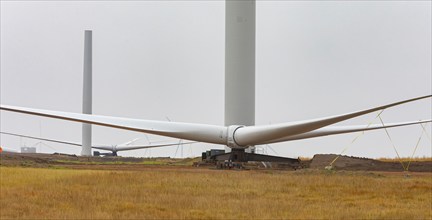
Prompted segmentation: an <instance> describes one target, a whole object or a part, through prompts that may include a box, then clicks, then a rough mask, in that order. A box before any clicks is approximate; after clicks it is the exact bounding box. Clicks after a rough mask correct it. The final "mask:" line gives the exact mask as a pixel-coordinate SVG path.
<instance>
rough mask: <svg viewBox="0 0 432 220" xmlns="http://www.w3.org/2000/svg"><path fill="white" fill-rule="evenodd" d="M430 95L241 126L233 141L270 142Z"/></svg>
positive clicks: (245, 144)
mask: <svg viewBox="0 0 432 220" xmlns="http://www.w3.org/2000/svg"><path fill="white" fill-rule="evenodd" d="M430 97H432V95H427V96H422V97H417V98H413V99H408V100H404V101H400V102H395V103H391V104H388V105H383V106H379V107H375V108H370V109H366V110H362V111H357V112H352V113H347V114H342V115H336V116H330V117H325V118H319V119H313V120H307V121H300V122H289V123H281V124H273V125H262V126H246V127H241V128H239V129H237V131H236V133H235V134H234V139H235V142H236V143H237V144H238V145H240V146H249V145H257V144H267V143H272V142H271V141H272V140H278V139H281V138H285V137H288V136H294V135H299V134H303V133H306V132H310V131H313V130H316V129H319V128H323V127H325V126H328V125H332V124H335V123H338V122H341V121H345V120H348V119H351V118H355V117H358V116H361V115H365V114H369V113H371V112H374V111H378V110H383V109H386V108H390V107H394V106H397V105H402V104H405V103H408V102H413V101H416V100H420V99H426V98H430Z"/></svg>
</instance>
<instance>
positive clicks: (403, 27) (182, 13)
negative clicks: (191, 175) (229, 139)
mask: <svg viewBox="0 0 432 220" xmlns="http://www.w3.org/2000/svg"><path fill="white" fill-rule="evenodd" d="M224 7H225V3H224V1H184V2H183V1H168V2H159V1H153V2H152V1H127V2H125V1H92V2H75V1H46V2H38V1H22V2H14V1H1V103H2V104H9V105H18V106H25V107H33V108H43V109H52V110H61V111H70V112H80V111H81V98H82V69H83V68H82V63H83V45H84V43H83V41H84V30H85V29H91V30H93V82H94V83H93V101H94V102H93V113H94V114H101V115H112V116H122V117H130V118H141V119H151V120H166V117H168V118H170V119H171V120H172V121H182V122H195V123H207V124H217V125H223V121H224V120H223V117H224V116H223V113H224V100H223V97H224V95H223V94H224V22H225V21H224V19H225V18H224V13H225V12H224V11H225V8H224ZM256 10H257V12H256V13H257V15H256V18H257V21H256V23H257V28H256V30H257V33H256V39H257V42H256V123H257V124H269V123H280V122H288V121H294V120H304V119H311V118H317V117H323V116H329V115H335V114H340V113H345V112H350V111H354V110H360V109H363V108H369V107H373V106H377V105H382V104H387V103H390V102H394V101H399V100H403V99H407V98H413V97H416V96H422V95H428V94H431V93H432V91H431V90H432V88H431V87H432V86H431V71H432V70H431V65H432V64H431V2H430V1H417V2H415V1H407V2H403V1H380V2H372V1H324V2H314V1H304V2H301V1H258V2H257V9H256ZM430 110H431V101H430V100H423V101H419V102H417V103H410V104H408V105H406V106H400V107H396V108H393V109H389V110H386V111H385V112H384V113H383V115H382V116H383V119H384V121H385V122H401V121H412V120H418V119H429V118H431V117H432V116H431V112H430ZM375 116H376V114H370V115H367V116H364V117H360V118H357V119H354V120H350V121H348V122H344V123H342V124H352V125H355V124H367V123H368V122H369V121H371V120H373V119H374V118H375ZM375 122H376V123H379V121H375ZM40 128H41V129H40ZM427 129H428V132H429V134H430V131H431V125H430V124H429V125H428V126H427ZM1 130H2V131H9V132H16V133H22V134H27V135H36V136H39V135H40V134H42V136H43V137H48V138H56V139H62V140H69V141H75V142H80V141H81V125H80V124H78V123H74V122H64V121H60V120H55V119H47V118H41V117H36V116H26V115H22V114H16V113H7V112H3V111H2V112H1ZM93 131H94V132H93V143H94V144H117V143H122V142H126V141H128V140H130V139H133V138H136V137H144V136H143V135H142V134H141V133H136V132H130V131H124V130H117V129H112V128H104V127H99V126H93ZM421 131H422V129H421V127H420V126H418V125H417V126H411V127H404V128H395V129H391V130H389V132H390V135H391V136H392V138H393V140H394V142H395V144H396V146H397V147H398V150H399V151H400V154H401V155H402V156H410V155H411V153H412V150H413V148H414V146H415V144H416V141H417V139H418V138H419V136H420V133H421ZM356 135H357V134H345V135H338V136H332V137H322V138H316V139H310V140H302V141H294V142H285V143H281V144H274V145H272V148H273V149H275V150H276V151H277V155H279V156H289V157H297V156H312V155H314V154H317V153H340V152H341V151H342V150H343V149H344V148H345V147H346V146H348V145H349V143H350V142H351V140H352V139H353V138H354V137H355V136H356ZM150 139H152V140H168V139H167V138H163V137H158V136H151V137H150ZM144 140H145V138H143V140H142V141H140V143H145V142H146V141H144ZM22 142H23V143H21V142H20V139H19V138H15V137H8V136H4V135H2V136H1V145H2V146H4V147H8V148H15V149H18V148H19V147H20V144H26V145H28V146H31V145H33V144H34V143H36V142H37V141H31V140H24V139H23V140H22ZM50 145H51V146H52V147H54V148H55V149H56V151H59V152H66V153H75V154H79V152H80V149H77V148H75V147H73V146H65V145H57V144H50ZM209 148H223V146H214V145H209V144H196V145H192V146H185V147H184V150H183V152H184V156H189V155H194V156H198V155H200V153H201V152H202V151H203V150H205V149H209ZM42 151H43V152H53V151H54V150H52V149H50V148H47V147H43V148H42ZM175 151H176V147H170V148H164V149H153V150H151V156H173V155H174V152H175ZM144 153H146V155H147V156H148V155H149V152H148V151H147V152H145V151H144V150H139V151H133V152H127V153H120V154H121V155H129V156H132V155H134V156H142V155H144ZM269 153H272V154H274V153H273V152H271V151H270V152H269ZM346 154H348V155H354V156H365V157H395V156H396V154H395V152H394V151H393V148H392V145H391V143H390V142H389V141H388V139H387V137H386V135H385V132H384V131H383V130H380V131H373V132H368V133H366V134H365V135H364V136H363V137H362V138H361V139H360V140H358V141H357V142H355V143H354V144H353V145H352V146H351V147H350V148H349V149H348V151H347V152H346ZM416 156H431V144H430V142H428V140H427V139H426V138H423V140H422V142H421V143H420V146H419V148H418V151H417V154H416Z"/></svg>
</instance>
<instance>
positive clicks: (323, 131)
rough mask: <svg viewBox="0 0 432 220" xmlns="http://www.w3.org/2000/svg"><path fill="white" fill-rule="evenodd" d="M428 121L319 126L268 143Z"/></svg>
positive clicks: (427, 121)
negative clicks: (315, 128)
mask: <svg viewBox="0 0 432 220" xmlns="http://www.w3.org/2000/svg"><path fill="white" fill-rule="evenodd" d="M430 122H432V120H431V119H429V120H425V121H413V122H401V123H388V124H385V126H383V125H382V124H373V125H369V126H368V125H353V126H329V127H324V128H320V129H317V130H314V131H310V132H306V133H303V134H298V135H293V136H288V137H285V138H280V139H276V140H272V141H270V143H277V142H284V141H293V140H300V139H308V138H314V137H322V136H328V135H335V134H345V133H353V132H359V131H371V130H377V129H384V128H394V127H401V126H408V125H415V124H424V123H430Z"/></svg>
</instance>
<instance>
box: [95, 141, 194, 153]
mask: <svg viewBox="0 0 432 220" xmlns="http://www.w3.org/2000/svg"><path fill="white" fill-rule="evenodd" d="M194 143H197V142H194V141H191V142H184V143H182V144H194ZM177 145H179V143H167V144H151V145H129V146H117V147H116V151H127V150H138V149H148V148H156V147H169V146H177ZM93 148H96V147H93ZM97 149H100V148H97Z"/></svg>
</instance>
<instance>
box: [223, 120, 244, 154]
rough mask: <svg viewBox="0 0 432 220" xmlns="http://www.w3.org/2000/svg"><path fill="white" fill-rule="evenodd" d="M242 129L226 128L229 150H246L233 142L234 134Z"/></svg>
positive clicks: (235, 126) (236, 127)
mask: <svg viewBox="0 0 432 220" xmlns="http://www.w3.org/2000/svg"><path fill="white" fill-rule="evenodd" d="M242 127H244V126H243V125H230V126H228V128H227V134H228V136H227V146H228V147H229V148H241V149H244V148H246V147H247V146H246V147H245V146H240V145H238V144H237V142H236V141H235V132H236V131H237V129H239V128H242Z"/></svg>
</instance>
